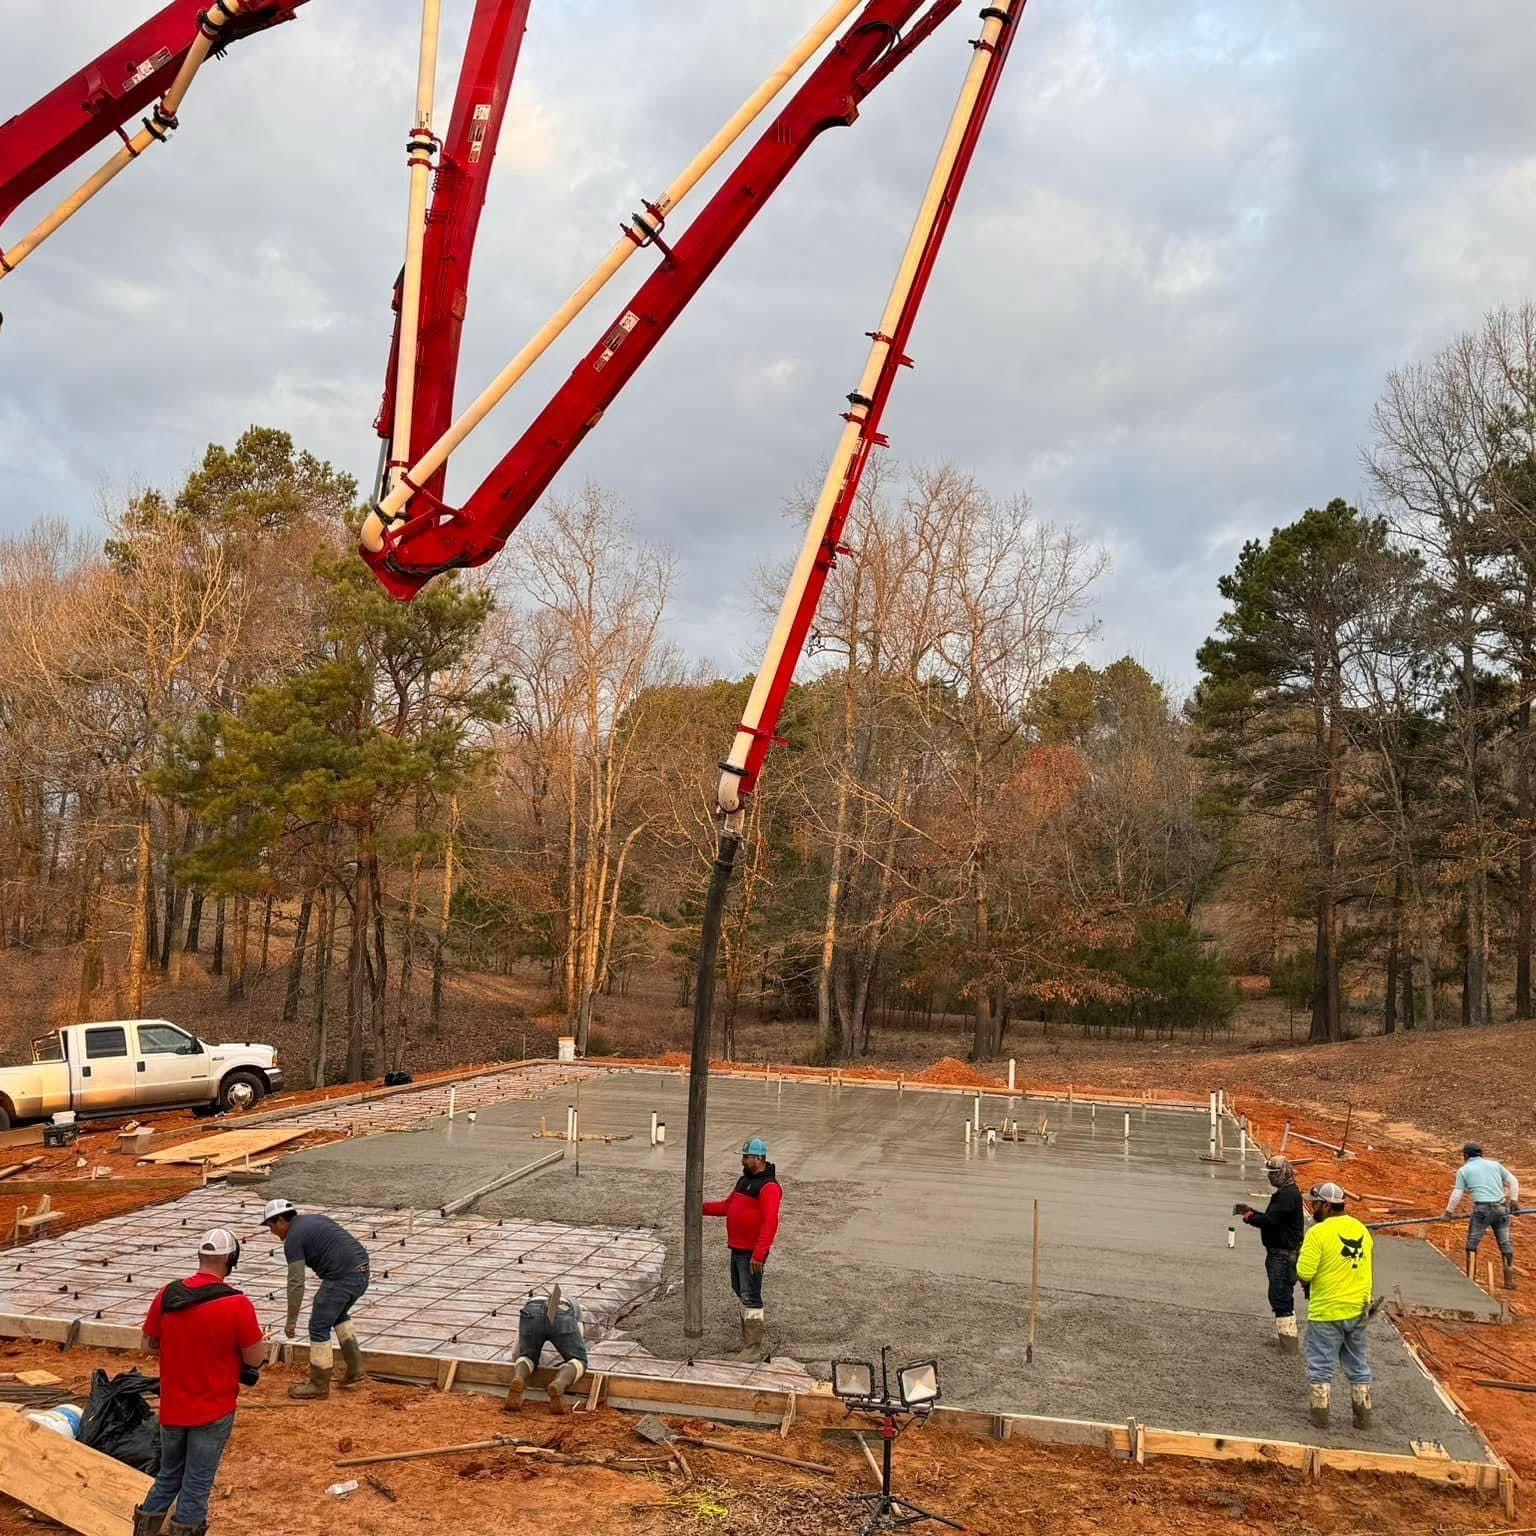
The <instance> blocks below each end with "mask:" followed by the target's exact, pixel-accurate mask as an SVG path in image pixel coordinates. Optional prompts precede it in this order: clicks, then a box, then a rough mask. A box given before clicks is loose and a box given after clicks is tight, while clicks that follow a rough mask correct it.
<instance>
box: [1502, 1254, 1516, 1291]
mask: <svg viewBox="0 0 1536 1536" xmlns="http://www.w3.org/2000/svg"><path fill="white" fill-rule="evenodd" d="M1514 1288H1515V1261H1514V1260H1513V1259H1505V1260H1504V1289H1505V1290H1506V1291H1512V1290H1514Z"/></svg>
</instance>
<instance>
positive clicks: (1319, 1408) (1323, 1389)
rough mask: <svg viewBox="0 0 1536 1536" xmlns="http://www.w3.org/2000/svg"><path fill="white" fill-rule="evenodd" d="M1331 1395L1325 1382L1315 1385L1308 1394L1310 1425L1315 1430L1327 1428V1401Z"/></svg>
mask: <svg viewBox="0 0 1536 1536" xmlns="http://www.w3.org/2000/svg"><path fill="white" fill-rule="evenodd" d="M1331 1395H1332V1393H1331V1391H1330V1389H1329V1386H1328V1383H1327V1382H1319V1383H1315V1384H1314V1385H1313V1386H1312V1388H1311V1392H1310V1397H1311V1407H1312V1424H1313V1426H1314V1428H1317V1429H1327V1428H1328V1399H1329V1397H1330V1396H1331Z"/></svg>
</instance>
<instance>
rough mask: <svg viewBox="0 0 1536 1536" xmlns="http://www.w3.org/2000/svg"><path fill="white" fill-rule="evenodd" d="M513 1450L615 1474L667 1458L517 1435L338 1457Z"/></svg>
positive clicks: (360, 1460)
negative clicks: (592, 1450)
mask: <svg viewBox="0 0 1536 1536" xmlns="http://www.w3.org/2000/svg"><path fill="white" fill-rule="evenodd" d="M503 1450H507V1451H513V1452H514V1453H516V1454H517V1455H519V1456H533V1457H537V1458H539V1459H540V1460H544V1461H556V1462H560V1463H562V1464H564V1465H567V1466H577V1467H611V1468H613V1469H614V1470H615V1471H620V1472H632V1471H643V1470H644V1469H646V1468H648V1467H653V1466H660V1465H663V1464H664V1463H665V1458H664V1457H649V1456H647V1457H640V1456H573V1455H571V1454H570V1453H568V1452H566V1451H556V1450H552V1449H551V1448H550V1447H549V1446H546V1445H539V1444H537V1443H536V1442H535V1441H532V1440H520V1439H518V1438H517V1436H515V1435H497V1436H496V1438H495V1439H494V1440H471V1441H467V1442H465V1443H464V1444H463V1445H432V1446H424V1447H422V1448H421V1449H420V1450H414V1451H390V1452H387V1453H385V1454H383V1455H379V1456H347V1457H342V1458H339V1459H338V1460H337V1461H336V1463H335V1465H336V1466H338V1467H372V1466H377V1465H378V1464H379V1463H380V1462H385V1461H424V1460H425V1459H426V1458H427V1457H429V1456H457V1455H461V1454H463V1453H465V1452H470V1451H503Z"/></svg>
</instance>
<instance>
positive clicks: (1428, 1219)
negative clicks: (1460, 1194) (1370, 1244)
mask: <svg viewBox="0 0 1536 1536" xmlns="http://www.w3.org/2000/svg"><path fill="white" fill-rule="evenodd" d="M1509 1214H1510V1215H1511V1216H1536V1205H1525V1206H1521V1207H1520V1209H1519V1210H1516V1211H1511V1212H1510V1213H1509ZM1466 1219H1467V1218H1466V1217H1465V1216H1459V1215H1458V1216H1400V1217H1397V1218H1395V1219H1394V1220H1392V1221H1368V1222H1366V1223H1365V1229H1366V1231H1368V1232H1381V1231H1383V1230H1385V1229H1386V1228H1387V1227H1438V1226H1440V1225H1441V1224H1442V1223H1444V1222H1447V1221H1465V1220H1466Z"/></svg>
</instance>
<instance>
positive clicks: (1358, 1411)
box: [1349, 1386, 1371, 1429]
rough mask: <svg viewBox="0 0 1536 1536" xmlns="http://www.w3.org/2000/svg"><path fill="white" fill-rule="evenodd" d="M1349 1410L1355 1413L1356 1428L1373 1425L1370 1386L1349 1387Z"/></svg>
mask: <svg viewBox="0 0 1536 1536" xmlns="http://www.w3.org/2000/svg"><path fill="white" fill-rule="evenodd" d="M1349 1411H1350V1413H1351V1414H1353V1415H1354V1420H1355V1428H1356V1429H1369V1428H1370V1427H1371V1389H1370V1387H1369V1386H1364V1387H1351V1388H1350V1389H1349Z"/></svg>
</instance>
